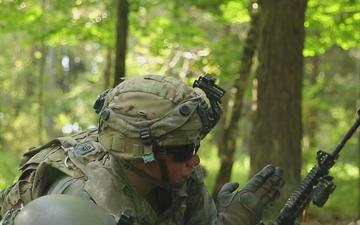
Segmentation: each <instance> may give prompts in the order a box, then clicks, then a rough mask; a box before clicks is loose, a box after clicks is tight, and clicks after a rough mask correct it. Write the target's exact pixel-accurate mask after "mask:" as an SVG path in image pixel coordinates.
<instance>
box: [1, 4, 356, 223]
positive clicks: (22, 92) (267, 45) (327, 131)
mask: <svg viewBox="0 0 360 225" xmlns="http://www.w3.org/2000/svg"><path fill="white" fill-rule="evenodd" d="M303 30H304V32H303ZM359 30H360V1H359V0H338V1H333V0H328V1H316V0H308V1H305V0H294V1H285V0H277V1H276V0H268V1H256V0H251V1H250V2H249V1H244V0H206V1H205V0H189V1H178V0H163V1H157V0H153V1H146V0H143V1H139V0H134V1H129V2H127V1H126V0H117V1H116V0H103V1H98V0H74V1H65V0H57V1H49V0H24V1H19V0H0V40H1V41H0V49H1V54H0V189H3V188H5V187H7V186H9V185H10V184H11V183H13V182H14V181H15V180H16V177H17V176H18V170H17V164H18V161H19V158H20V156H21V154H22V153H24V152H25V151H26V150H27V149H29V148H30V147H32V146H38V145H41V144H44V143H46V141H47V140H49V139H51V138H55V137H57V136H64V135H70V134H71V133H74V132H77V131H79V130H84V129H87V128H89V127H95V126H97V116H96V114H95V113H94V111H93V110H92V104H93V102H94V100H95V99H96V96H97V95H98V94H99V93H101V92H102V91H103V90H105V89H107V88H110V87H112V86H114V85H115V84H116V83H118V82H119V79H120V78H121V77H123V76H124V74H126V76H125V77H131V76H136V75H139V74H166V75H168V76H174V77H178V78H180V79H182V80H184V81H185V82H188V83H189V84H191V83H192V82H193V81H194V79H196V78H197V77H198V76H199V75H203V74H212V75H215V76H216V77H217V78H218V81H219V83H220V84H221V85H222V86H224V87H225V89H226V90H227V93H228V94H227V97H226V99H225V100H224V102H223V103H224V104H223V105H224V116H223V121H221V123H220V125H219V126H218V127H217V128H216V129H215V130H214V131H213V132H212V133H211V134H210V135H209V136H208V137H207V138H206V139H205V140H204V143H203V144H202V147H201V151H200V155H201V159H202V165H203V166H204V168H205V169H206V171H207V177H206V185H207V186H208V188H209V190H211V191H212V192H213V193H214V194H216V192H217V190H218V187H219V185H221V184H222V183H224V182H227V181H229V180H231V181H239V182H240V183H241V184H243V183H244V182H245V181H246V180H247V179H248V177H249V175H250V174H253V173H254V172H255V171H256V170H257V169H258V168H261V167H262V166H264V165H265V164H266V163H274V164H277V165H280V166H282V167H283V168H285V170H286V176H285V178H287V186H286V187H285V191H284V193H283V194H282V197H281V198H280V200H279V203H278V206H277V209H278V208H279V207H281V205H282V204H284V201H285V200H286V198H287V197H288V196H289V193H290V192H291V190H293V189H294V188H295V187H296V185H297V184H298V182H299V181H300V178H301V176H304V175H305V174H306V172H308V171H309V169H310V168H311V167H312V166H313V164H314V163H315V157H316V152H317V150H319V149H320V148H322V149H325V150H327V151H331V150H333V148H334V147H335V146H336V144H337V143H338V142H339V141H340V139H341V138H342V136H343V134H344V133H345V132H346V131H347V129H348V128H349V127H350V126H351V124H352V122H353V121H354V119H355V110H356V107H357V106H359V105H360V32H359ZM262 115H263V116H262ZM272 129H273V130H272ZM280 131H281V132H280ZM274 140H275V141H274ZM268 143H270V144H268ZM359 170H360V132H358V133H357V134H356V135H355V136H354V137H353V138H352V139H351V140H350V141H349V142H348V144H347V145H346V147H345V149H344V150H343V153H342V154H341V157H340V159H339V160H338V162H337V164H336V165H335V167H334V168H333V170H331V174H332V175H333V176H334V177H335V183H336V185H337V188H336V190H335V192H334V193H333V194H332V195H331V197H330V200H329V201H328V202H327V203H326V205H325V207H324V208H322V209H318V208H316V207H315V206H311V207H310V208H309V209H308V210H307V212H308V213H307V216H306V217H305V218H304V219H305V220H309V221H319V222H320V223H322V224H336V223H338V224H347V223H349V222H351V221H354V220H356V219H358V218H359V216H360V172H359ZM219 174H220V176H218V175H219ZM275 208H276V207H275ZM277 212H278V211H275V212H272V214H271V215H270V218H271V217H272V218H274V216H275V215H276V213H277Z"/></svg>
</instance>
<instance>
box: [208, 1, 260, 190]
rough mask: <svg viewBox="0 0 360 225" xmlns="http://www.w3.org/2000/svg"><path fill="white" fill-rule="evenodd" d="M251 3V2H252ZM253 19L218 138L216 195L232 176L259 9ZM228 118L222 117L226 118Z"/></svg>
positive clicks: (254, 44)
mask: <svg viewBox="0 0 360 225" xmlns="http://www.w3.org/2000/svg"><path fill="white" fill-rule="evenodd" d="M250 5H251V4H250ZM250 15H251V21H250V28H249V31H248V34H247V36H246V40H245V46H244V48H243V50H242V56H241V69H240V72H239V74H238V75H237V76H236V78H235V80H234V84H233V87H232V93H234V94H233V96H231V97H230V101H233V103H234V104H233V106H232V107H231V109H230V107H227V108H228V109H229V110H231V114H230V119H229V122H228V123H227V122H224V123H222V124H223V125H224V124H228V126H226V125H225V126H223V127H222V130H221V132H220V138H219V139H218V143H217V145H218V151H219V153H220V161H221V164H220V170H219V172H218V175H217V177H216V181H215V186H214V189H213V193H212V195H213V196H214V197H215V196H217V193H218V192H219V190H220V188H221V186H222V185H223V184H225V183H226V182H228V181H229V180H230V177H231V171H232V167H233V164H234V153H235V148H236V140H237V134H238V124H239V121H240V118H241V109H242V106H243V97H244V93H245V90H246V86H247V84H248V80H249V77H250V73H251V66H252V62H253V56H254V54H255V51H256V44H257V40H258V32H257V31H258V30H257V27H258V25H257V23H258V11H253V10H250ZM225 119H226V118H224V117H223V118H222V120H225Z"/></svg>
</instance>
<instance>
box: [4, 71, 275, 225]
mask: <svg viewBox="0 0 360 225" xmlns="http://www.w3.org/2000/svg"><path fill="white" fill-rule="evenodd" d="M194 86H195V87H199V88H190V87H188V86H187V85H186V84H184V83H183V82H180V81H178V80H176V79H174V78H171V77H166V76H154V75H148V76H138V77H134V78H129V79H128V80H126V81H124V82H122V83H120V84H119V85H118V86H117V87H115V88H114V89H112V90H109V91H105V92H104V93H103V94H101V95H100V96H99V97H98V99H97V101H96V103H95V107H94V108H95V109H96V112H97V113H98V114H99V117H100V119H99V126H98V129H90V130H86V131H83V132H81V133H78V134H75V135H73V136H70V137H62V138H57V139H54V140H52V141H50V142H49V143H47V144H45V145H44V146H41V147H38V148H34V149H30V150H29V151H28V152H27V153H25V154H24V156H23V158H22V160H21V164H20V170H21V175H20V177H19V180H18V182H16V183H15V184H14V185H13V186H11V187H9V188H7V189H6V190H4V191H3V192H1V194H0V207H1V213H0V215H1V217H3V219H2V223H3V224H1V222H0V225H5V224H11V221H13V220H14V218H15V217H16V215H17V213H18V212H19V211H20V210H21V209H22V207H23V206H24V205H26V204H27V203H29V202H30V201H32V200H33V199H36V198H39V197H40V196H43V195H53V194H66V195H75V196H80V197H82V198H84V199H88V201H91V202H93V203H95V204H97V205H98V206H100V207H102V208H103V209H105V211H106V212H107V213H108V214H110V215H111V216H113V218H115V220H116V221H118V220H119V217H120V215H121V213H123V212H124V211H125V210H130V211H131V212H133V213H134V215H135V222H134V224H139V225H140V224H141V225H152V224H161V225H195V224H196V225H201V224H204V225H205V224H206V225H209V224H210V225H211V224H224V225H255V224H257V223H258V222H259V221H260V219H261V214H262V210H263V208H264V207H265V206H266V205H268V203H270V202H271V201H273V200H274V199H275V198H276V197H277V196H278V194H279V188H280V187H281V186H282V179H281V171H280V170H279V169H278V168H275V167H273V166H268V167H265V168H264V169H263V170H262V171H260V173H259V174H257V175H256V176H254V177H253V178H252V179H251V180H250V181H249V183H248V184H247V185H245V186H244V188H243V189H240V190H237V187H238V185H235V184H228V185H224V187H223V189H222V190H221V191H220V193H219V196H220V198H219V205H218V209H219V211H217V209H216V207H215V204H214V201H213V200H212V198H211V197H210V195H209V193H208V192H207V190H206V188H205V186H204V183H203V173H202V170H201V169H200V167H196V168H195V169H194V171H193V173H192V175H191V177H190V178H189V179H188V180H187V181H186V182H185V183H184V184H183V185H182V186H181V187H180V188H179V187H177V188H176V189H174V188H169V187H170V186H169V185H171V183H170V182H169V180H168V178H169V176H168V175H169V174H167V172H168V169H167V166H168V162H167V161H166V159H167V158H166V157H167V156H169V155H168V154H170V151H171V150H173V148H174V146H182V147H184V146H191V148H190V149H189V148H187V149H186V150H191V151H190V153H191V155H190V156H191V157H196V150H197V149H198V147H199V144H200V140H201V139H203V138H204V137H205V136H206V135H207V133H208V132H209V131H210V130H211V129H212V128H213V127H214V126H215V124H216V123H217V121H218V120H219V117H220V114H221V108H220V105H219V103H220V98H221V97H222V95H223V94H224V91H223V90H222V89H221V88H219V87H218V86H216V85H215V84H214V80H213V79H211V78H200V79H199V80H197V81H196V82H195V83H194ZM200 89H202V90H200ZM205 96H206V97H205ZM178 151H180V153H181V152H185V148H180V150H178ZM194 152H195V155H194ZM187 160H188V159H187ZM187 160H185V161H183V162H182V163H181V164H180V165H183V163H185V162H188V161H187ZM139 161H141V163H144V164H145V165H146V164H147V163H153V162H154V163H157V164H156V165H159V168H160V170H161V171H160V172H161V179H160V180H159V179H158V178H154V177H152V175H151V174H150V175H149V174H146V173H145V172H144V171H141V169H139V168H136V167H134V166H133V163H136V162H139ZM125 170H127V171H132V172H135V173H136V174H138V175H140V177H142V178H144V180H146V181H149V182H150V183H151V182H153V183H152V184H155V187H156V188H155V189H154V190H153V192H152V194H153V195H152V197H154V198H155V203H154V202H151V203H150V200H146V198H145V197H143V196H142V195H140V194H139V193H138V192H137V190H135V187H134V186H132V185H131V184H130V181H129V180H128V179H129V177H127V175H125V172H124V171H125ZM154 180H155V181H154ZM157 184H161V185H157ZM168 184H169V185H168ZM181 184H182V183H181ZM49 204H50V203H49ZM29 205H30V204H29ZM50 207H51V206H50ZM26 208H27V207H26V206H25V209H26ZM27 210H28V211H29V212H31V210H32V209H31V207H30V208H27ZM32 222H33V224H34V223H35V224H36V221H32ZM39 222H40V223H44V221H39ZM15 225H18V224H15ZM20 225H23V224H20ZM74 225H80V224H74Z"/></svg>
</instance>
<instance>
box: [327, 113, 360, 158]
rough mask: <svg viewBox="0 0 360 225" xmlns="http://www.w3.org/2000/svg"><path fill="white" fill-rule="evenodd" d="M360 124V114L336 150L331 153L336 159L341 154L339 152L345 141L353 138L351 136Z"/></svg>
mask: <svg viewBox="0 0 360 225" xmlns="http://www.w3.org/2000/svg"><path fill="white" fill-rule="evenodd" d="M359 126H360V116H359V117H358V118H357V119H356V121H355V122H354V124H353V125H352V126H351V128H350V129H349V130H348V132H346V134H345V135H344V137H343V139H342V140H341V141H340V143H339V144H338V145H337V146H336V148H335V150H334V151H333V152H332V153H331V155H332V156H333V157H334V158H335V159H336V158H337V156H338V155H339V152H340V151H341V149H342V148H343V147H344V145H345V143H346V142H347V141H348V140H349V139H350V138H351V136H352V135H353V134H354V133H355V131H356V129H357V128H358V127H359Z"/></svg>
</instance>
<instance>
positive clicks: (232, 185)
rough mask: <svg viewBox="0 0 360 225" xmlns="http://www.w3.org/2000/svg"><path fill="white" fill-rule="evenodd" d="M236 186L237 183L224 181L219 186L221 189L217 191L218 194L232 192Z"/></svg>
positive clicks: (237, 185)
mask: <svg viewBox="0 0 360 225" xmlns="http://www.w3.org/2000/svg"><path fill="white" fill-rule="evenodd" d="M238 187H239V183H235V182H230V183H226V184H224V185H223V186H222V187H221V189H220V191H219V194H221V193H232V192H234V191H235V190H236V189H237V188H238Z"/></svg>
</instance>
